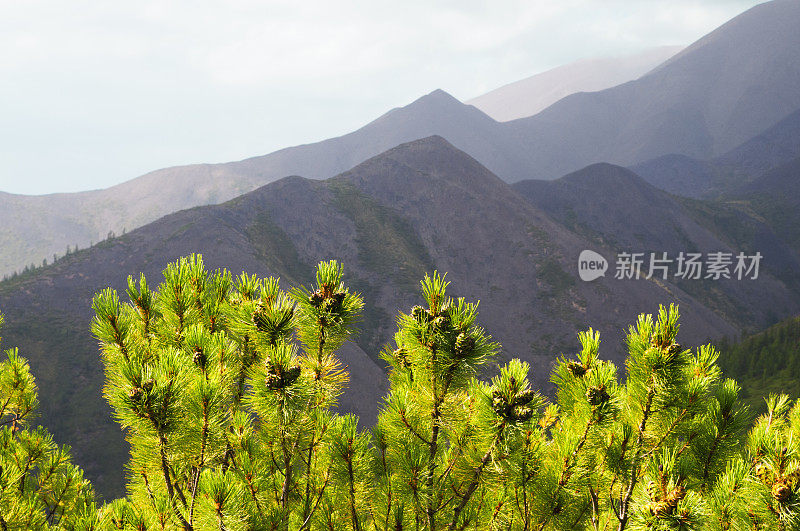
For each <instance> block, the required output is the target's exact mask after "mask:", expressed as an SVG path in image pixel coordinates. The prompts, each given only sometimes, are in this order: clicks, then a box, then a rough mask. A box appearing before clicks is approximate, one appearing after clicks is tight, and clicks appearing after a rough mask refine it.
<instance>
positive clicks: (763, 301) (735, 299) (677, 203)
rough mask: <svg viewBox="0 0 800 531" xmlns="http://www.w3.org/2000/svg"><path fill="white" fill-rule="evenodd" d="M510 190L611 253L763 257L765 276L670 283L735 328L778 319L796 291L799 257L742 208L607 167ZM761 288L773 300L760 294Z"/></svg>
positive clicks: (750, 327)
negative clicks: (686, 195) (685, 196)
mask: <svg viewBox="0 0 800 531" xmlns="http://www.w3.org/2000/svg"><path fill="white" fill-rule="evenodd" d="M513 186H514V189H516V190H517V191H518V192H520V194H522V195H523V196H524V197H526V198H527V199H528V200H529V201H530V202H531V203H532V204H534V205H535V206H537V207H538V208H540V209H542V210H544V211H545V212H547V213H548V214H549V215H550V216H552V217H553V218H554V219H555V220H557V221H559V222H560V223H562V224H564V225H565V226H567V227H569V228H570V229H571V230H573V231H575V232H576V233H578V234H581V235H583V236H585V237H586V238H588V239H590V240H591V241H593V242H594V243H595V245H596V246H601V245H602V246H604V247H607V248H610V249H611V250H612V253H610V254H611V255H612V256H613V254H614V253H621V252H628V253H630V252H644V253H646V256H648V257H649V255H650V253H663V252H666V253H667V255H668V257H671V258H673V259H675V258H676V257H677V256H678V254H679V253H680V252H684V253H689V252H702V253H709V252H717V251H722V252H727V253H732V254H733V255H735V254H737V253H738V252H740V251H742V252H745V253H748V254H751V253H755V252H756V251H759V252H761V254H762V255H763V258H762V263H761V269H760V273H761V274H768V275H770V276H771V277H772V278H770V279H764V278H762V277H760V281H759V282H752V281H740V280H737V279H728V280H726V279H719V280H713V279H709V280H689V279H685V280H684V279H676V280H674V281H675V282H676V284H677V285H678V286H680V287H681V288H682V289H684V290H685V291H687V292H689V293H691V294H692V295H693V296H695V297H696V298H697V299H699V300H700V301H702V302H703V303H704V304H705V305H706V306H708V307H710V308H713V309H714V310H715V311H716V312H717V313H718V314H720V315H723V316H725V318H726V319H727V320H729V321H730V322H732V323H736V325H737V327H738V328H739V329H747V330H750V331H755V330H759V329H762V328H764V327H766V326H768V325H770V324H772V323H773V322H775V320H777V316H780V315H787V312H789V313H791V308H792V307H793V306H794V303H793V302H792V298H793V297H796V295H797V294H800V282H798V279H800V259H799V258H798V255H797V254H796V253H795V252H794V251H793V250H792V249H791V248H790V247H789V246H787V245H786V244H785V243H784V242H783V241H781V239H780V238H779V237H778V236H777V235H775V234H774V233H773V232H772V230H771V229H770V227H769V226H767V225H765V224H764V223H763V222H762V221H760V220H759V219H757V218H754V217H752V216H748V215H746V214H745V213H743V212H742V211H741V210H740V209H737V208H731V207H728V206H725V205H720V204H717V203H713V202H702V201H687V200H682V199H681V198H676V197H673V196H670V195H669V194H667V193H665V192H664V191H662V190H659V189H657V188H655V187H654V186H651V185H650V184H648V183H646V182H645V181H644V180H643V179H642V178H641V177H639V176H638V175H636V174H635V173H633V172H632V171H630V170H627V169H625V168H621V167H619V166H614V165H611V164H594V165H592V166H588V167H587V168H584V169H582V170H580V171H577V172H575V173H572V174H569V175H566V176H564V177H562V178H560V179H556V180H554V181H535V180H530V181H522V182H519V183H515V184H514V185H513ZM659 256H660V254H659ZM675 267H676V266H675V264H673V271H674V269H675ZM765 291H769V292H770V293H772V295H771V296H770V297H765V296H764V293H765ZM792 293H794V294H795V295H792Z"/></svg>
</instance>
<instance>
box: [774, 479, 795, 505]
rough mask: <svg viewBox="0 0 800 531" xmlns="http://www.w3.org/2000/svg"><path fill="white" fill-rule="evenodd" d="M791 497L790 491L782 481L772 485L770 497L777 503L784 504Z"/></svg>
mask: <svg viewBox="0 0 800 531" xmlns="http://www.w3.org/2000/svg"><path fill="white" fill-rule="evenodd" d="M791 495H792V489H790V488H789V485H787V484H786V483H784V482H783V481H777V482H775V484H774V485H772V497H773V498H775V500H776V501H777V502H779V503H785V502H786V501H787V500H788V499H789V496H791Z"/></svg>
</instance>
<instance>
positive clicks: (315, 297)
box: [308, 290, 324, 308]
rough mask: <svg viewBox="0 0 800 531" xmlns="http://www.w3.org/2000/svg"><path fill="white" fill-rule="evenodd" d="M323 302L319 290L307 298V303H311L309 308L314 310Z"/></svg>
mask: <svg viewBox="0 0 800 531" xmlns="http://www.w3.org/2000/svg"><path fill="white" fill-rule="evenodd" d="M323 300H324V297H323V296H322V292H321V291H320V290H317V291H315V292H314V293H312V294H311V295H310V296H309V297H308V302H309V303H311V306H313V307H314V308H319V307H320V305H321V304H322V301H323Z"/></svg>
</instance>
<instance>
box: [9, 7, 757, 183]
mask: <svg viewBox="0 0 800 531" xmlns="http://www.w3.org/2000/svg"><path fill="white" fill-rule="evenodd" d="M757 3H760V2H758V1H752V0H691V1H690V0H672V1H670V2H662V1H657V0H604V1H599V0H560V1H559V2H553V1H552V0H488V1H476V0H440V1H431V0H424V1H423V0H406V1H404V2H396V1H391V2H390V1H386V0H366V1H363V0H362V1H353V0H337V1H336V2H331V1H304V2H299V1H298V0H290V1H271V0H270V1H248V0H226V1H225V2H221V1H220V2H209V1H203V0H194V1H191V2H189V1H181V0H176V1H164V0H158V1H149V0H140V1H138V2H101V1H98V0H91V1H88V0H87V1H82V0H71V1H70V2H64V1H62V0H26V1H25V2H19V1H18V0H0V191H4V192H11V193H24V194H44V193H56V192H75V191H81V190H90V189H96V188H105V187H108V186H112V185H114V184H117V183H120V182H123V181H126V180H129V179H132V178H135V177H137V176H139V175H142V174H145V173H147V172H149V171H152V170H156V169H159V168H163V167H167V166H175V165H182V164H192V163H202V162H226V161H230V160H239V159H243V158H246V157H251V156H257V155H263V154H266V153H270V152H272V151H275V150H277V149H280V148H283V147H289V146H292V145H297V144H303V143H309V142H316V141H319V140H323V139H325V138H330V137H332V136H338V135H341V134H345V133H348V132H350V131H352V130H354V129H357V128H358V127H361V126H362V125H364V124H366V123H368V122H369V121H371V120H373V119H375V118H377V117H378V116H380V115H381V114H383V113H384V112H386V111H388V110H389V109H391V108H394V107H398V106H402V105H406V104H408V103H410V102H411V101H413V100H415V99H416V98H418V97H420V96H422V95H424V94H427V93H429V92H431V91H432V90H435V89H437V88H441V89H444V90H446V91H447V92H449V93H450V94H452V95H453V96H455V97H457V98H459V99H460V100H462V101H464V100H467V99H470V98H472V97H475V96H478V95H480V94H482V93H485V92H487V91H489V90H491V89H494V88H497V87H499V86H502V85H505V84H507V83H510V82H513V81H517V80H519V79H522V78H525V77H528V76H531V75H533V74H536V73H539V72H542V71H545V70H548V69H550V68H554V67H557V66H560V65H563V64H566V63H569V62H572V61H575V60H579V59H585V58H591V57H603V56H616V55H624V54H630V53H636V52H639V51H642V50H644V49H647V48H650V47H653V46H661V45H676V44H684V45H687V44H690V43H691V42H693V41H695V40H696V39H698V38H700V37H702V36H703V35H704V34H706V33H708V32H709V31H711V30H713V29H714V28H716V27H717V26H719V25H721V24H723V23H724V22H726V21H727V20H729V19H730V18H733V17H734V16H736V15H737V14H739V13H741V12H742V11H744V10H746V9H748V8H749V7H752V6H753V5H756V4H757Z"/></svg>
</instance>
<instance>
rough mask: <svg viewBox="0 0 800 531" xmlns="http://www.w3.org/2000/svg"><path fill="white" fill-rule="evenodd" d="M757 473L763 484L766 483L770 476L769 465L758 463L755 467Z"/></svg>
mask: <svg viewBox="0 0 800 531" xmlns="http://www.w3.org/2000/svg"><path fill="white" fill-rule="evenodd" d="M755 473H756V477H758V479H760V480H761V481H762V482H766V480H767V475H768V474H769V467H767V465H765V464H764V463H758V464H757V465H756V466H755Z"/></svg>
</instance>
